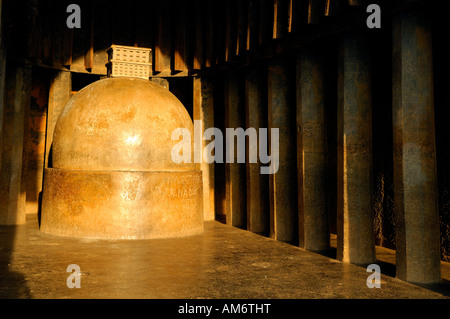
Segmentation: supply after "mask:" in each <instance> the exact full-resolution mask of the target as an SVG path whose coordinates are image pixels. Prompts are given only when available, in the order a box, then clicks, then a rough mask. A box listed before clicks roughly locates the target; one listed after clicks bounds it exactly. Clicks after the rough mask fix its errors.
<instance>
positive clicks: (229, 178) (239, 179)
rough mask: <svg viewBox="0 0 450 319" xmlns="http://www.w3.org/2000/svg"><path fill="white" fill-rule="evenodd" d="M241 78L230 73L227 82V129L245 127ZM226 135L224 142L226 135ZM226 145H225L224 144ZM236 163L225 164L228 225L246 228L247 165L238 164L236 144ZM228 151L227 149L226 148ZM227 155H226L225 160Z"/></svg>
mask: <svg viewBox="0 0 450 319" xmlns="http://www.w3.org/2000/svg"><path fill="white" fill-rule="evenodd" d="M239 80H240V77H239V75H238V74H236V73H230V74H228V75H227V77H226V81H225V129H227V128H232V129H236V128H239V127H240V128H244V127H245V109H244V101H243V95H242V89H243V87H242V86H241V85H240V84H241V83H240V81H239ZM223 133H224V141H225V139H226V133H225V132H223ZM224 144H225V143H224ZM234 145H235V147H234V163H229V162H227V163H226V164H225V180H226V186H225V192H226V203H225V207H226V214H227V215H226V223H227V224H228V225H232V226H236V227H240V228H245V227H246V205H247V203H246V180H245V178H246V176H245V163H242V164H241V163H237V160H236V157H237V143H236V139H235V143H234ZM225 149H226V148H225ZM226 158H227V154H226V152H225V154H224V160H225V159H226Z"/></svg>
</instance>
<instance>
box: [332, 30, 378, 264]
mask: <svg viewBox="0 0 450 319" xmlns="http://www.w3.org/2000/svg"><path fill="white" fill-rule="evenodd" d="M369 67H370V65H369V58H368V47H367V43H366V38H365V37H364V36H363V35H361V34H359V33H356V32H355V33H348V34H346V35H344V37H343V39H342V42H341V47H340V53H339V79H338V145H337V148H338V156H337V165H338V174H337V181H338V185H337V188H338V196H337V203H338V207H337V235H338V246H337V257H338V259H340V260H342V261H344V262H350V263H355V264H370V263H372V262H374V261H375V245H374V230H373V213H372V125H371V123H372V115H371V91H370V89H371V88H370V69H369Z"/></svg>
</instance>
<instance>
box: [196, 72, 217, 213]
mask: <svg viewBox="0 0 450 319" xmlns="http://www.w3.org/2000/svg"><path fill="white" fill-rule="evenodd" d="M193 113H194V120H198V121H201V124H202V136H203V132H204V131H205V130H206V129H208V128H212V127H214V100H213V87H212V84H211V82H209V81H208V80H207V79H204V78H194V112H193ZM209 143H211V141H209V140H204V139H202V145H201V146H202V147H201V150H203V149H204V147H206V145H208V144H209ZM200 168H201V170H202V174H203V215H204V218H205V220H214V217H215V214H214V212H215V210H214V163H207V162H206V161H205V159H203V160H202V162H201V164H200Z"/></svg>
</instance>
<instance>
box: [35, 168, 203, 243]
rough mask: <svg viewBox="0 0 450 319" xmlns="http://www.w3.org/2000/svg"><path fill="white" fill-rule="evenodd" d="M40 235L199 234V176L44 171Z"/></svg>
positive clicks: (132, 236) (196, 173)
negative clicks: (41, 233)
mask: <svg viewBox="0 0 450 319" xmlns="http://www.w3.org/2000/svg"><path fill="white" fill-rule="evenodd" d="M44 181H45V184H44V197H43V203H42V219H41V231H42V232H44V233H47V234H53V235H60V236H70V237H83V238H101V239H150V238H165V237H180V236H187V235H194V234H199V233H201V232H202V231H203V213H202V189H201V188H202V174H201V172H200V171H190V172H142V171H141V172H136V171H135V172H132V171H129V172H125V171H100V170H66V169H54V168H53V169H52V168H49V169H46V170H45V176H44Z"/></svg>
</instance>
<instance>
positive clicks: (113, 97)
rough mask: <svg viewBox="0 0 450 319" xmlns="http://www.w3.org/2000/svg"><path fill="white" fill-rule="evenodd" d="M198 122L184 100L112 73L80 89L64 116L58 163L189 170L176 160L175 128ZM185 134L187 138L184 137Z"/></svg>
mask: <svg viewBox="0 0 450 319" xmlns="http://www.w3.org/2000/svg"><path fill="white" fill-rule="evenodd" d="M177 128H187V129H188V130H189V131H190V133H191V137H192V138H191V154H193V136H194V135H193V131H194V127H193V123H192V120H191V118H190V116H189V114H188V112H187V111H186V109H185V107H184V106H183V104H182V103H181V102H180V101H179V100H178V99H177V98H176V97H175V96H174V95H173V94H172V93H170V92H169V91H168V90H166V89H164V88H163V87H161V86H160V85H158V84H155V83H153V82H151V81H148V80H142V79H134V78H107V79H103V80H100V81H97V82H94V83H92V84H90V85H88V86H86V87H85V88H83V89H82V90H81V91H79V92H78V93H77V94H76V95H75V96H74V97H72V99H70V101H69V102H68V103H67V104H66V106H65V107H64V109H63V111H62V112H61V115H60V116H59V118H58V121H57V123H56V127H55V133H54V137H53V149H52V161H53V167H54V168H60V169H82V170H120V171H180V170H182V171H187V170H194V169H195V167H194V164H193V163H179V164H177V163H174V162H173V161H172V158H171V150H172V148H173V146H174V145H175V144H177V143H178V142H179V141H177V140H175V141H174V140H172V139H171V137H172V132H173V131H174V130H175V129H177ZM180 138H181V137H180Z"/></svg>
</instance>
